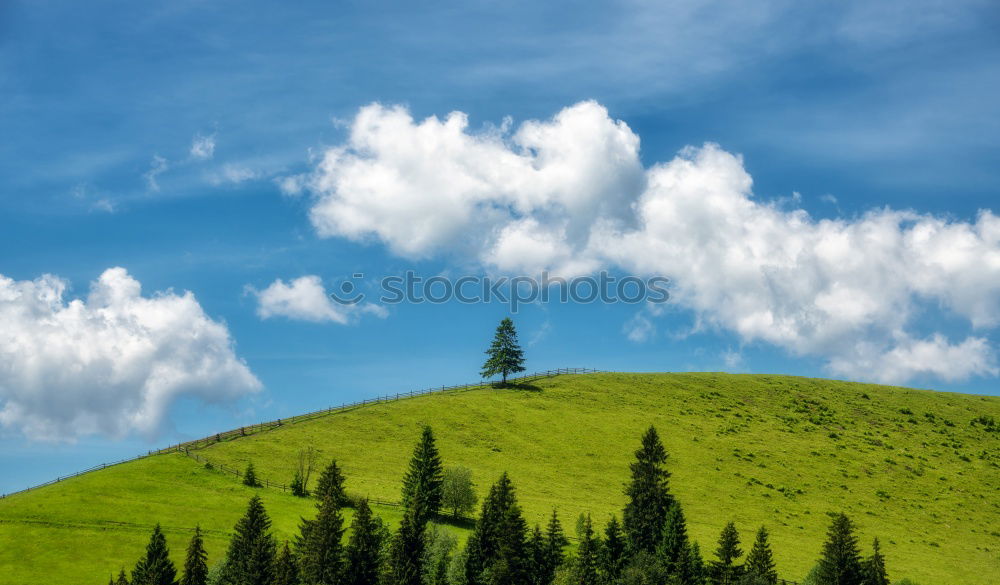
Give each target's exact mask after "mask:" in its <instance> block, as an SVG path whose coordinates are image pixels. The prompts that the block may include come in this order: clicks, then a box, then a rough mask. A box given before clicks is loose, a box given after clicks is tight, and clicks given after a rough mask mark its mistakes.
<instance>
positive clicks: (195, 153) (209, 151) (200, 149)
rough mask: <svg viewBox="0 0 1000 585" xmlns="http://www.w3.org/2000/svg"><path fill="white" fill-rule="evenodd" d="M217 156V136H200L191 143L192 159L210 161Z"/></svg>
mask: <svg viewBox="0 0 1000 585" xmlns="http://www.w3.org/2000/svg"><path fill="white" fill-rule="evenodd" d="M213 156H215V134H211V135H209V136H202V135H201V134H198V135H196V136H195V137H194V139H193V140H192V141H191V158H193V159H197V160H209V159H211V158H212V157H213Z"/></svg>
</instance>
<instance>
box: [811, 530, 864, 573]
mask: <svg viewBox="0 0 1000 585" xmlns="http://www.w3.org/2000/svg"><path fill="white" fill-rule="evenodd" d="M817 577H818V580H817V585H860V584H861V582H862V572H861V553H860V552H859V551H858V540H857V538H856V537H855V536H854V524H853V523H852V522H851V519H850V518H848V517H847V515H846V514H843V513H840V514H836V515H834V517H833V522H831V524H830V529H829V531H827V533H826V542H825V543H824V544H823V556H822V557H821V558H820V560H819V570H818V574H817Z"/></svg>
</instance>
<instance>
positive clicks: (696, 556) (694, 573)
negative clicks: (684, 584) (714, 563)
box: [688, 542, 706, 585]
mask: <svg viewBox="0 0 1000 585" xmlns="http://www.w3.org/2000/svg"><path fill="white" fill-rule="evenodd" d="M688 559H689V563H690V565H689V573H688V575H689V582H690V583H692V584H694V585H702V583H704V582H705V578H706V574H705V560H704V559H702V557H701V547H700V546H698V543H697V542H692V543H691V546H690V548H689V553H688Z"/></svg>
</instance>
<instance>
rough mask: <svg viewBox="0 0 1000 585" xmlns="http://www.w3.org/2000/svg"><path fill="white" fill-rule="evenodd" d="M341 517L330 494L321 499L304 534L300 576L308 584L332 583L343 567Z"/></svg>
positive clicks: (335, 580)
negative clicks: (314, 516)
mask: <svg viewBox="0 0 1000 585" xmlns="http://www.w3.org/2000/svg"><path fill="white" fill-rule="evenodd" d="M343 536H344V520H343V518H342V517H341V515H340V507H339V506H337V504H336V502H334V500H333V498H332V497H331V496H330V494H327V495H326V497H325V498H324V499H323V501H322V502H320V505H319V511H318V513H317V514H316V519H315V520H314V521H313V522H312V523H311V524H310V526H309V530H308V534H306V535H304V537H303V543H304V545H303V547H302V550H301V552H300V558H299V565H300V569H301V575H300V578H301V579H302V581H303V582H304V583H307V584H308V585H335V584H337V583H338V582H339V580H340V577H341V574H342V572H343V570H344V558H343V547H342V546H341V540H342V538H343Z"/></svg>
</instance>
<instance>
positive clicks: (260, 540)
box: [221, 496, 277, 585]
mask: <svg viewBox="0 0 1000 585" xmlns="http://www.w3.org/2000/svg"><path fill="white" fill-rule="evenodd" d="M270 530H271V519H270V518H269V517H268V515H267V510H265V509H264V504H263V503H262V502H261V500H260V496H254V497H252V498H250V503H249V504H248V505H247V511H246V514H244V515H243V517H242V518H240V519H239V521H238V522H237V523H236V527H235V529H234V532H235V534H233V537H232V539H231V540H230V541H229V550H228V551H227V552H226V560H225V562H224V564H223V567H222V576H221V582H222V583H223V584H224V585H270V584H271V582H272V581H273V580H274V559H275V555H276V554H277V543H276V542H275V540H274V537H273V536H272V535H271V532H270Z"/></svg>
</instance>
